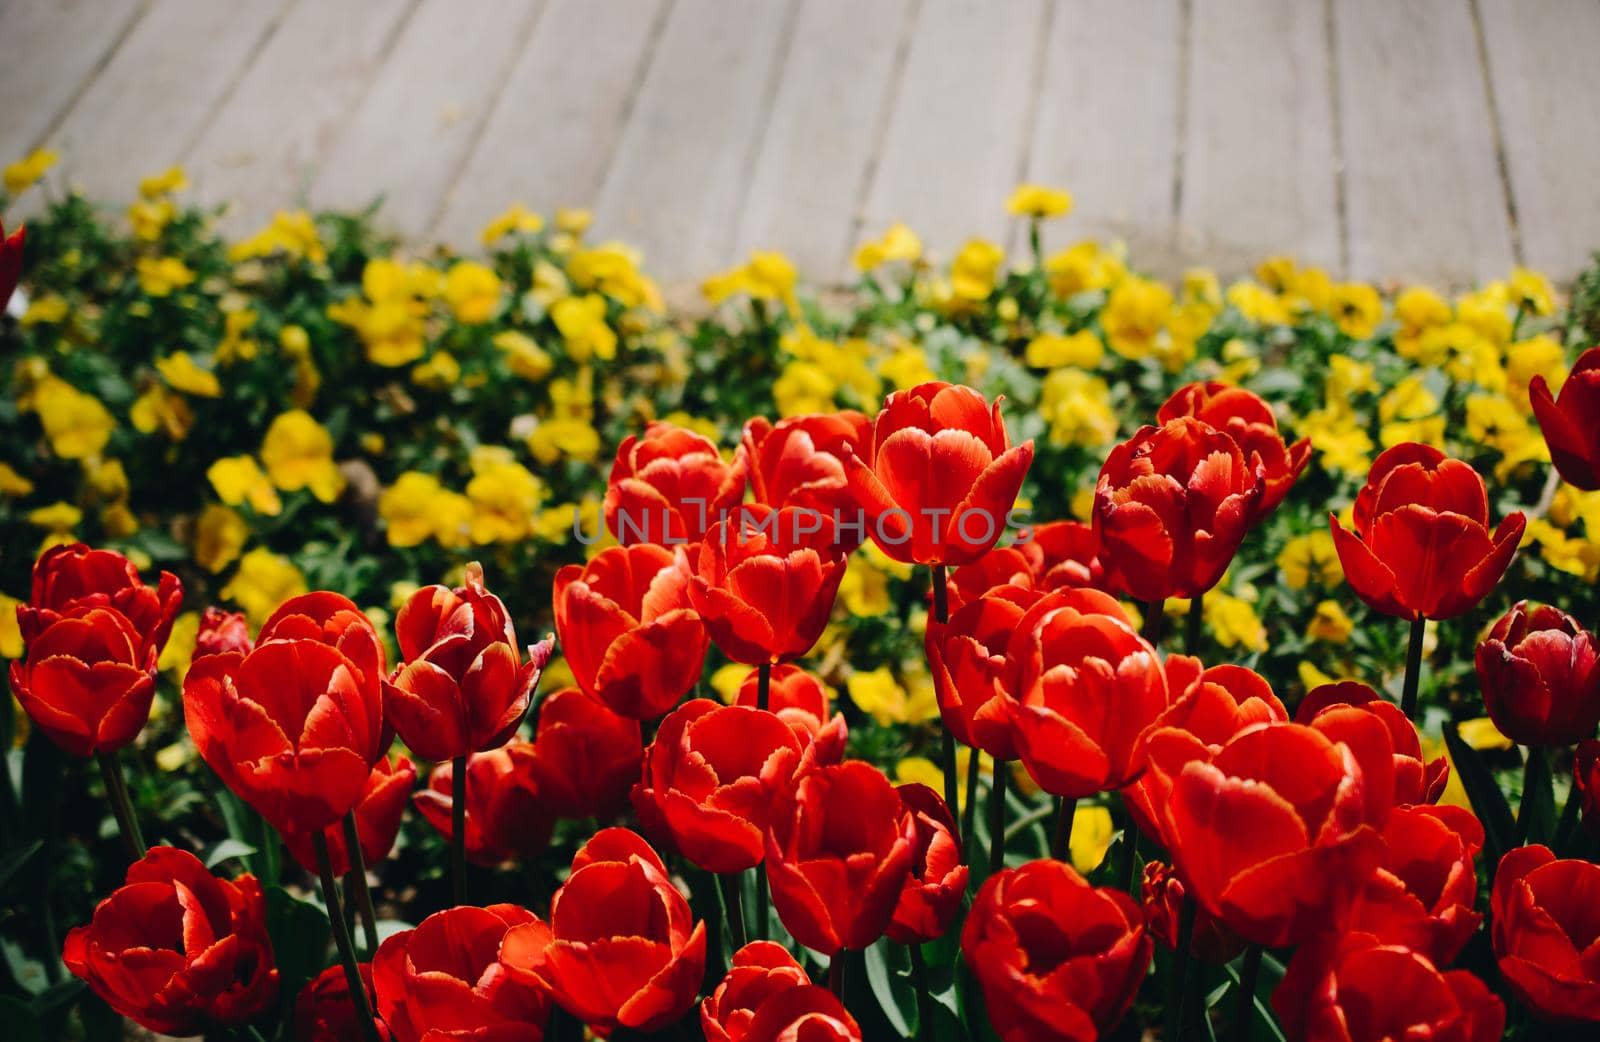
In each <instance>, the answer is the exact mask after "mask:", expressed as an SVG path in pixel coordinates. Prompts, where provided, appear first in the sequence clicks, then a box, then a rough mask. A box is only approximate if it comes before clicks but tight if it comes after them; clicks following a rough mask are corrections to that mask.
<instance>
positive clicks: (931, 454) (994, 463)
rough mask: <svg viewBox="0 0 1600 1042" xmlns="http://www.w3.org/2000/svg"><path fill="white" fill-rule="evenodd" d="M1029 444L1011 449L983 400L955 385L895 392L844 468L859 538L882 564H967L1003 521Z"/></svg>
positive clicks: (1029, 457)
mask: <svg viewBox="0 0 1600 1042" xmlns="http://www.w3.org/2000/svg"><path fill="white" fill-rule="evenodd" d="M1032 462H1033V442H1032V441H1025V442H1023V443H1022V444H1021V445H1016V446H1013V445H1012V444H1011V439H1010V438H1009V437H1008V436H1007V434H1006V425H1005V421H1004V420H1003V419H1001V417H1000V402H999V400H998V399H996V401H995V403H994V405H993V406H992V407H991V406H990V405H989V404H988V403H987V402H986V401H985V400H984V397H983V395H981V394H979V393H978V392H977V391H974V390H973V389H972V388H970V387H963V386H961V385H959V384H947V383H937V382H935V383H925V384H920V385H918V386H916V387H913V388H911V389H910V390H907V391H895V392H894V393H893V394H891V395H889V397H888V398H887V399H885V401H884V403H883V410H882V411H881V412H879V413H878V416H877V419H875V420H873V422H872V439H871V444H870V446H869V447H868V449H867V451H865V452H863V453H861V454H860V455H854V454H852V455H851V456H850V457H849V458H848V459H847V460H846V461H845V469H846V472H847V473H848V475H849V479H850V491H851V495H852V496H853V497H854V498H855V502H856V505H857V506H858V507H859V508H860V510H861V512H862V515H863V519H864V521H865V524H866V526H867V534H868V535H870V536H871V537H872V541H873V542H875V543H877V544H878V547H879V549H881V550H882V551H883V552H884V553H885V554H887V555H888V556H889V557H891V558H893V559H894V560H896V561H903V562H907V563H911V562H915V563H918V564H952V565H960V564H966V563H968V562H970V561H974V560H977V558H978V557H980V556H982V555H983V554H984V553H986V552H988V550H989V549H990V548H991V547H993V546H994V544H995V540H997V539H999V538H1000V534H1001V532H1002V531H1003V530H1004V528H1005V526H1006V524H1007V523H1008V521H1009V515H1010V512H1011V509H1012V507H1013V506H1014V505H1015V503H1016V499H1017V492H1018V490H1019V489H1021V487H1022V479H1023V478H1024V477H1025V476H1026V475H1027V473H1028V466H1029V464H1031V463H1032Z"/></svg>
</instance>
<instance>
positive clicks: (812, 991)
mask: <svg viewBox="0 0 1600 1042" xmlns="http://www.w3.org/2000/svg"><path fill="white" fill-rule="evenodd" d="M744 1037H745V1042H861V1026H860V1025H859V1024H857V1023H856V1020H855V1018H854V1017H852V1016H851V1015H850V1011H849V1010H847V1009H845V1008H844V1003H842V1002H840V1001H839V1000H838V999H836V998H834V996H833V993H832V992H830V991H829V990H828V989H826V988H819V987H816V986H815V985H811V984H806V985H802V986H801V987H798V988H791V989H789V990H788V991H785V992H782V993H781V994H778V995H774V996H773V997H772V998H770V999H768V1000H767V1001H766V1002H763V1003H762V1004H761V1008H760V1009H758V1010H757V1011H756V1015H755V1017H754V1018H753V1019H752V1020H751V1021H750V1028H749V1030H748V1031H747V1032H746V1033H745V1036H744Z"/></svg>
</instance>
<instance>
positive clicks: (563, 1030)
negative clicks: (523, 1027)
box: [547, 1000, 616, 1042]
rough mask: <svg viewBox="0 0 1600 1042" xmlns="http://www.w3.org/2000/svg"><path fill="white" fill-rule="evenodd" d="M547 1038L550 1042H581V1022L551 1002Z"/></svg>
mask: <svg viewBox="0 0 1600 1042" xmlns="http://www.w3.org/2000/svg"><path fill="white" fill-rule="evenodd" d="M547 1037H548V1038H549V1039H550V1042H583V1022H582V1021H580V1020H579V1019H578V1018H577V1017H575V1016H573V1015H572V1014H571V1013H568V1012H567V1011H566V1010H564V1009H562V1008H561V1006H560V1005H559V1004H558V1003H556V1002H555V1001H554V1000H551V1002H550V1033H549V1035H548V1036H547ZM612 1037H616V1036H612Z"/></svg>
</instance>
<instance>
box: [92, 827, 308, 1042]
mask: <svg viewBox="0 0 1600 1042" xmlns="http://www.w3.org/2000/svg"><path fill="white" fill-rule="evenodd" d="M61 960H62V961H63V962H64V963H66V966H67V969H68V970H69V971H70V972H71V973H72V975H73V976H75V977H78V978H80V979H82V980H83V981H85V982H87V983H88V985H89V988H90V990H92V991H93V992H94V993H95V994H96V995H98V996H100V997H101V998H102V999H104V1000H105V1002H106V1004H107V1005H109V1006H110V1007H111V1008H112V1009H114V1010H116V1011H117V1012H118V1013H120V1014H122V1015H123V1016H125V1017H127V1018H129V1019H130V1020H133V1021H134V1022H136V1023H138V1024H139V1025H141V1026H143V1027H145V1028H148V1029H149V1030H151V1031H155V1032H159V1033H161V1034H167V1035H198V1034H201V1033H202V1032H205V1031H209V1030H211V1029H212V1028H214V1027H222V1026H229V1025H236V1024H245V1023H248V1022H249V1021H251V1020H253V1019H255V1017H256V1016H258V1015H259V1014H260V1013H262V1012H263V1011H265V1010H266V1009H267V1008H268V1007H270V1006H271V1005H272V1003H273V1000H274V999H276V998H277V995H278V970H277V967H276V965H275V964H274V961H273V957H272V941H271V940H270V939H269V938H268V937H267V909H266V901H265V900H264V899H263V898H262V895H261V884H259V883H257V882H256V879H255V877H254V876H249V875H243V876H240V877H239V878H237V879H235V880H233V881H232V882H231V883H230V882H228V881H227V880H223V879H218V878H217V877H216V876H214V875H212V874H211V873H210V872H208V871H206V867H205V866H204V865H202V864H201V863H200V859H199V858H197V857H195V856H194V855H193V854H190V853H189V852H188V851H184V850H178V849H177V848H175V847H152V848H151V849H150V851H149V853H147V854H146V855H145V856H144V857H143V858H140V859H139V860H138V861H135V862H134V863H133V864H132V865H130V866H128V876H127V882H126V883H125V884H124V885H123V886H121V887H119V888H117V889H116V890H114V891H112V893H111V896H110V897H108V898H106V899H105V900H104V901H101V902H100V903H99V904H98V905H96V906H95V910H94V918H93V920H92V921H91V922H90V923H89V924H88V925H87V926H79V927H76V928H74V929H73V930H72V932H71V933H69V934H67V943H66V945H65V946H64V947H63V948H62V951H61Z"/></svg>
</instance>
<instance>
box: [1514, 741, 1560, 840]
mask: <svg viewBox="0 0 1600 1042" xmlns="http://www.w3.org/2000/svg"><path fill="white" fill-rule="evenodd" d="M1548 788H1550V750H1548V749H1546V748H1545V747H1544V746H1542V745H1530V746H1528V760H1527V762H1526V763H1524V764H1523V765H1522V802H1521V803H1519V804H1518V805H1517V842H1518V843H1519V844H1524V843H1527V842H1528V833H1529V830H1530V829H1531V828H1532V827H1533V815H1534V801H1535V800H1536V799H1538V793H1539V792H1540V791H1542V790H1545V789H1548ZM1569 802H1570V798H1569Z"/></svg>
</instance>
